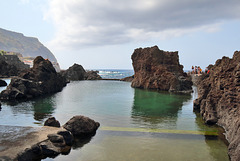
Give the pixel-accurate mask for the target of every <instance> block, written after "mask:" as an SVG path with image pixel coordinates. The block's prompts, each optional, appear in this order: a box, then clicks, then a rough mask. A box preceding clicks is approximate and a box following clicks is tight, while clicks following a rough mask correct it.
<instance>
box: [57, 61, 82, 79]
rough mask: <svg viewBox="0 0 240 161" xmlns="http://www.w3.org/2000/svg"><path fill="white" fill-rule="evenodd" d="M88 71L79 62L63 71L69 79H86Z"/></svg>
mask: <svg viewBox="0 0 240 161" xmlns="http://www.w3.org/2000/svg"><path fill="white" fill-rule="evenodd" d="M85 73H86V71H85V70H84V68H83V67H82V66H81V65H79V64H74V65H73V66H71V67H69V68H68V69H67V70H66V71H62V73H61V74H62V75H63V76H65V77H66V79H67V80H73V81H76V80H84V76H85Z"/></svg>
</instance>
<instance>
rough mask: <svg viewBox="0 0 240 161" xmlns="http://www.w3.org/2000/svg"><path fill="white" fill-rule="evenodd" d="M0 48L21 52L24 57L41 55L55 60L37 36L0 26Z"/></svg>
mask: <svg viewBox="0 0 240 161" xmlns="http://www.w3.org/2000/svg"><path fill="white" fill-rule="evenodd" d="M0 50H4V51H11V52H17V53H21V54H22V55H23V56H24V57H34V58H35V57H37V56H42V57H44V58H45V59H49V60H51V61H53V62H57V60H56V58H55V57H54V55H53V54H52V53H51V51H50V50H48V49H47V48H46V47H45V46H44V45H43V44H41V43H40V42H39V41H38V39H37V38H32V37H26V36H24V35H23V34H21V33H17V32H12V31H8V30H4V29H1V28H0Z"/></svg>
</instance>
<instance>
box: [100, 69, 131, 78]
mask: <svg viewBox="0 0 240 161" xmlns="http://www.w3.org/2000/svg"><path fill="white" fill-rule="evenodd" d="M97 71H99V73H98V74H99V75H100V76H101V77H102V78H103V79H122V78H125V77H129V76H132V75H134V71H133V70H123V69H97Z"/></svg>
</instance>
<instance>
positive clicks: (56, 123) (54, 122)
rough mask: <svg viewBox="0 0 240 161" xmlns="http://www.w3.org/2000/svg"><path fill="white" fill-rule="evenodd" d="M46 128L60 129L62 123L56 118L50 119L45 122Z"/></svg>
mask: <svg viewBox="0 0 240 161" xmlns="http://www.w3.org/2000/svg"><path fill="white" fill-rule="evenodd" d="M44 126H52V127H60V123H59V121H58V120H56V118H55V117H50V118H48V119H47V120H46V121H45V122H44Z"/></svg>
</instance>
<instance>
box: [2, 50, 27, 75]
mask: <svg viewBox="0 0 240 161" xmlns="http://www.w3.org/2000/svg"><path fill="white" fill-rule="evenodd" d="M28 68H29V65H26V64H24V63H23V62H21V61H20V60H19V58H18V56H17V55H0V76H1V77H10V76H16V75H18V73H19V72H20V71H22V70H24V69H28Z"/></svg>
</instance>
